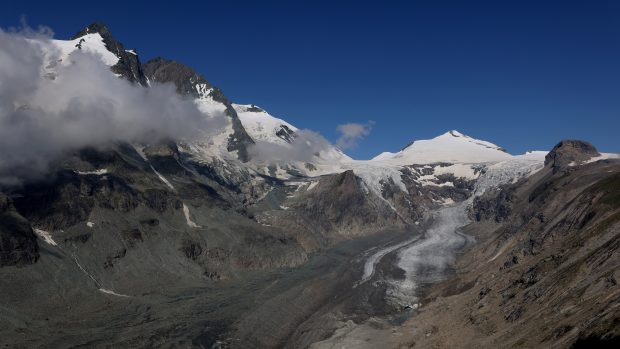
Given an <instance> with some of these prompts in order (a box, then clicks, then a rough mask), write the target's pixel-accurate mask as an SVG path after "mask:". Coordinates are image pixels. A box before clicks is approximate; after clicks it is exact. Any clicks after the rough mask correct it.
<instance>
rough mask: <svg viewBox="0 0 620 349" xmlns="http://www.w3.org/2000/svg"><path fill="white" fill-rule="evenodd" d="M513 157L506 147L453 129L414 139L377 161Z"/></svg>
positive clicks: (465, 160)
mask: <svg viewBox="0 0 620 349" xmlns="http://www.w3.org/2000/svg"><path fill="white" fill-rule="evenodd" d="M510 158H512V155H510V154H508V153H507V152H506V151H505V150H504V149H503V148H501V147H499V146H497V145H495V144H493V143H490V142H487V141H482V140H478V139H475V138H472V137H469V136H467V135H465V134H463V133H461V132H459V131H456V130H451V131H448V132H446V133H444V134H441V135H439V136H437V137H435V138H433V139H429V140H417V141H415V142H412V143H411V144H409V145H408V146H407V147H405V148H404V149H403V150H401V151H399V152H397V153H390V152H384V153H381V154H379V155H377V156H376V157H375V158H373V159H372V160H373V161H387V162H391V163H396V164H401V165H409V164H426V163H435V162H449V163H485V162H497V161H504V160H508V159H510Z"/></svg>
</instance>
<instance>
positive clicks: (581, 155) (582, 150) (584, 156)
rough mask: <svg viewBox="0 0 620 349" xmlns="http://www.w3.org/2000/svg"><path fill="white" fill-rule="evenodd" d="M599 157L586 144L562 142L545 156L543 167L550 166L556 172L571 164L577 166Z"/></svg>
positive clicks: (588, 144) (595, 151) (592, 147)
mask: <svg viewBox="0 0 620 349" xmlns="http://www.w3.org/2000/svg"><path fill="white" fill-rule="evenodd" d="M600 155H601V154H600V153H599V152H598V151H597V150H596V148H595V147H594V146H593V145H592V144H590V143H588V142H585V141H579V140H570V139H569V140H563V141H561V142H560V143H558V144H556V146H555V147H553V149H551V151H550V152H549V153H548V154H547V156H545V166H550V167H551V168H553V171H554V172H557V171H559V170H561V169H564V168H566V167H568V166H569V165H571V164H579V163H581V162H583V161H587V160H589V159H590V158H592V157H596V156H600Z"/></svg>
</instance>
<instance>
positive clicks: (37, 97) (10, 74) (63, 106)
mask: <svg viewBox="0 0 620 349" xmlns="http://www.w3.org/2000/svg"><path fill="white" fill-rule="evenodd" d="M49 33H51V31H49V30H48V29H45V30H39V31H34V30H32V29H28V28H26V29H23V30H20V31H15V30H11V31H3V30H1V29H0V152H1V153H2V156H1V157H0V183H16V182H21V181H23V180H24V179H29V178H35V177H37V176H40V175H42V174H44V173H45V172H46V171H47V170H48V168H49V165H50V163H51V162H52V161H54V160H55V159H57V158H59V157H60V156H61V155H63V154H66V153H67V152H71V151H74V150H77V149H80V148H83V147H87V146H92V147H106V146H110V145H112V144H115V143H118V142H140V143H154V142H157V141H161V140H164V139H175V140H191V139H193V138H196V137H208V136H209V135H211V134H212V133H214V132H217V131H218V130H220V129H221V128H222V127H224V126H225V125H226V122H227V120H226V119H225V117H224V116H222V115H218V116H215V115H213V116H209V115H206V114H205V113H203V112H201V111H200V110H199V109H198V108H197V106H196V104H195V103H194V102H193V101H191V100H188V99H184V98H182V97H181V96H180V95H178V94H177V93H176V91H175V88H174V87H173V86H172V85H158V84H153V85H152V86H151V87H150V88H144V87H142V86H139V85H134V84H131V83H130V82H128V81H126V80H124V79H121V78H118V77H117V76H115V75H114V74H113V73H112V72H111V71H110V69H109V67H108V66H106V65H105V64H104V63H103V62H102V61H101V59H100V57H98V56H96V55H93V54H89V53H86V52H82V51H80V50H76V51H75V52H73V53H71V54H70V55H69V57H67V58H65V61H64V62H59V61H58V56H57V53H55V52H50V47H53V45H49V40H50V37H49ZM67 60H68V61H67Z"/></svg>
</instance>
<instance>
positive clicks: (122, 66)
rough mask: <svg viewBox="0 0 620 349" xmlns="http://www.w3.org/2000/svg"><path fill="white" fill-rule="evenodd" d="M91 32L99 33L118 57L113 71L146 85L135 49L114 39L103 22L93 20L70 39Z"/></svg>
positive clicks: (107, 46) (108, 47)
mask: <svg viewBox="0 0 620 349" xmlns="http://www.w3.org/2000/svg"><path fill="white" fill-rule="evenodd" d="M92 33H99V35H101V37H102V38H103V42H104V43H105V45H106V48H107V49H108V51H110V52H112V53H114V54H115V55H116V56H117V57H118V58H119V61H118V63H116V65H114V66H113V67H112V71H113V72H115V73H116V74H120V75H122V76H123V77H124V78H126V79H127V80H129V81H131V82H135V83H138V84H140V85H142V86H147V85H148V84H147V80H146V76H145V75H144V72H143V71H142V65H141V64H140V59H139V58H138V55H137V52H136V50H135V49H134V50H126V49H125V47H124V46H123V44H121V43H120V42H118V41H116V39H114V37H113V36H112V33H110V30H109V29H108V28H107V27H106V25H105V24H103V23H100V22H95V23H93V24H91V25H89V26H88V27H86V28H84V29H82V30H80V31H79V32H78V33H77V34H75V35H74V36H73V37H72V38H71V40H75V39H78V38H81V37H82V36H84V35H86V34H92Z"/></svg>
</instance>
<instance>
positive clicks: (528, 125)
mask: <svg viewBox="0 0 620 349" xmlns="http://www.w3.org/2000/svg"><path fill="white" fill-rule="evenodd" d="M21 15H25V16H26V18H27V20H28V23H29V24H30V25H31V26H37V25H40V24H43V25H47V26H49V27H51V28H52V29H53V30H54V32H55V33H56V35H55V36H56V37H57V38H68V37H70V36H72V35H73V34H74V33H75V32H77V31H78V30H79V29H80V28H82V27H84V26H86V25H87V24H89V23H90V22H93V21H103V22H105V23H106V24H107V25H108V27H109V28H110V30H111V31H112V33H113V34H114V36H115V37H116V38H117V39H118V40H119V41H121V42H122V43H124V44H125V46H126V47H129V48H133V47H136V48H137V49H138V51H139V53H140V57H141V59H142V60H143V61H146V60H148V59H150V58H153V57H155V56H163V57H166V58H171V59H175V60H177V61H180V62H183V63H186V64H187V65H189V66H192V67H193V68H195V69H196V70H198V71H199V72H200V73H201V74H203V75H204V76H205V77H206V78H207V79H208V80H210V81H211V82H212V83H213V84H214V85H216V86H218V87H220V88H222V89H223V90H224V93H225V94H226V95H227V96H228V97H229V98H230V99H231V100H233V101H235V102H237V103H254V104H256V105H259V106H262V107H264V108H265V109H267V110H268V111H269V112H271V113H272V114H273V115H276V116H279V117H281V118H284V119H286V120H287V121H290V122H291V123H293V124H294V125H296V126H298V127H300V128H309V129H312V130H315V131H318V132H320V133H322V134H323V135H325V136H326V137H327V138H328V139H330V140H332V141H333V142H336V140H337V138H338V132H337V126H338V125H340V124H344V123H349V122H354V123H366V122H368V121H369V120H372V121H374V124H373V129H372V131H371V132H370V134H369V135H368V136H367V137H366V138H365V139H363V140H362V141H361V142H360V143H359V145H358V147H357V148H353V149H349V150H347V153H349V154H350V155H352V156H353V157H355V158H361V159H363V158H370V157H372V156H374V155H376V154H378V153H380V152H382V151H386V150H387V151H396V150H399V149H400V148H402V147H403V146H404V145H406V144H407V143H408V142H410V141H411V140H413V139H424V138H430V137H433V136H436V135H438V134H440V133H443V132H445V131H447V130H450V129H457V130H459V131H461V132H463V133H465V134H468V135H470V136H473V137H476V138H480V139H484V140H488V141H491V142H494V143H497V144H498V145H501V146H503V147H505V148H506V149H508V151H510V152H511V153H522V152H524V151H526V150H530V149H550V148H551V147H552V146H553V145H554V144H555V143H556V142H557V141H559V140H561V139H563V138H579V139H585V140H589V141H591V142H592V143H594V144H595V145H596V146H597V147H598V148H599V149H600V150H602V151H614V152H620V141H619V140H618V139H620V137H619V136H618V133H619V130H620V1H612V0H609V1H598V0H584V1H570V0H564V1H541V0H538V1H528V0H523V1H501V0H489V1H441V0H439V1H430V0H429V1H372V2H368V3H364V2H362V1H351V2H347V1H339V2H336V1H321V0H314V1H253V2H250V1H234V0H229V1H223V0H220V1H193V2H191V1H182V0H178V1H173V2H172V1H166V2H162V3H161V4H159V3H155V4H148V5H146V4H145V3H139V2H137V1H123V2H120V1H118V2H117V1H113V0H107V1H24V0H20V1H14V0H8V1H7V0H5V1H3V5H2V11H1V13H0V26H1V27H3V28H7V27H10V26H16V25H18V24H19V18H20V16H21Z"/></svg>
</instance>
